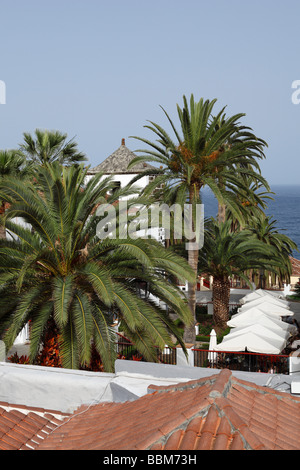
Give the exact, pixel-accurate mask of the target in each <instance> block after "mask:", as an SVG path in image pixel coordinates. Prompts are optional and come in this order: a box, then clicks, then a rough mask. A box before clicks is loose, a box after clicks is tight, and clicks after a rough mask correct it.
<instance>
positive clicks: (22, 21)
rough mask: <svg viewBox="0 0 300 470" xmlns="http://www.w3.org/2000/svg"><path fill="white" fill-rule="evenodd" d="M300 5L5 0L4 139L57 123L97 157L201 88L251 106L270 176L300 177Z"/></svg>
mask: <svg viewBox="0 0 300 470" xmlns="http://www.w3.org/2000/svg"><path fill="white" fill-rule="evenodd" d="M299 17H300V2H299V0H295V1H294V0H287V1H286V2H283V1H281V0H280V1H279V0H272V1H271V0H260V1H257V0H251V2H250V1H246V0H227V1H225V0H215V1H214V2H211V1H208V0H207V1H203V0H184V1H178V0H151V1H146V0H110V1H104V0H85V1H83V0H60V1H57V0H51V1H46V0H0V18H1V27H0V80H2V81H4V82H5V84H6V104H5V105H2V104H0V141H1V144H0V148H2V149H4V148H14V147H16V146H17V145H18V144H19V143H20V142H21V141H22V135H23V132H34V130H35V129H36V128H42V129H58V130H60V131H62V132H66V133H67V134H68V136H69V137H70V138H71V137H74V136H76V140H77V142H78V144H79V148H80V150H82V151H84V152H86V154H87V156H88V158H89V163H90V164H91V166H96V165H97V164H99V163H100V162H101V161H103V160H104V159H105V158H106V157H107V156H108V155H110V154H111V153H112V152H113V151H114V150H116V149H117V148H118V147H119V145H120V144H121V139H122V138H123V137H124V138H126V145H127V146H128V147H129V148H130V149H131V150H136V149H138V148H139V147H140V144H139V142H137V141H135V140H134V139H130V138H129V136H131V135H138V136H140V137H150V134H149V132H148V131H147V130H146V129H144V127H143V126H144V125H145V124H146V122H147V120H153V121H155V122H157V123H159V124H161V125H162V126H164V127H166V128H168V125H167V122H166V119H165V117H164V115H163V112H162V110H161V109H160V107H159V106H160V105H161V106H163V107H164V108H165V109H166V110H167V111H168V113H169V114H170V116H171V117H172V118H174V120H175V122H177V121H176V104H177V103H179V104H182V96H183V95H184V94H185V95H186V96H188V97H189V96H190V94H191V93H193V94H194V96H195V98H196V99H199V98H200V97H204V98H206V99H213V98H217V100H218V103H217V106H216V109H220V108H221V107H223V106H225V105H227V114H234V113H238V112H243V113H245V114H246V117H245V118H244V120H243V122H244V123H245V124H246V125H249V126H250V127H252V129H253V131H254V132H255V134H256V135H257V136H259V137H261V138H263V139H264V140H266V141H267V143H268V149H267V151H266V154H267V159H266V160H265V161H263V162H262V163H261V169H262V173H263V175H264V176H265V177H266V179H267V180H268V181H269V183H270V184H271V185H272V184H274V185H275V184H278V183H279V184H299V175H300V159H299V154H300V104H299V105H295V104H293V103H292V99H291V97H292V93H293V91H294V90H292V88H291V86H292V82H293V81H294V80H300V67H299V58H298V57H299V51H300V47H299V46H300V35H299ZM299 96H300V95H299Z"/></svg>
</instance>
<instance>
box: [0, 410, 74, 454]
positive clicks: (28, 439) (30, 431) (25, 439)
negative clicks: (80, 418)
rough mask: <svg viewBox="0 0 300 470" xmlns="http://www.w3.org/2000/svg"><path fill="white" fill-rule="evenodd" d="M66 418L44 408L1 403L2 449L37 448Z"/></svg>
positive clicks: (0, 427) (0, 443)
mask: <svg viewBox="0 0 300 470" xmlns="http://www.w3.org/2000/svg"><path fill="white" fill-rule="evenodd" d="M60 418H61V419H60ZM64 418H65V417H64V416H59V418H57V417H56V416H54V415H53V414H50V413H48V412H47V411H45V410H42V409H37V408H29V407H25V406H23V407H16V406H14V405H9V404H8V403H0V450H30V449H36V448H37V447H38V446H39V444H40V443H41V442H43V440H44V439H45V438H46V437H47V436H48V435H49V434H50V433H51V432H52V431H53V430H54V429H56V428H57V426H58V425H60V424H61V423H62V422H63V419H64Z"/></svg>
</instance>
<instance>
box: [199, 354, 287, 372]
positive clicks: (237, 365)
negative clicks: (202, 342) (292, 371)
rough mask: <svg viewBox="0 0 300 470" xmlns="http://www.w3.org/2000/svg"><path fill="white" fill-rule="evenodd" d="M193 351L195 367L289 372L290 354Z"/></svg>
mask: <svg viewBox="0 0 300 470" xmlns="http://www.w3.org/2000/svg"><path fill="white" fill-rule="evenodd" d="M193 351H194V366H195V367H211V368H215V369H225V368H226V369H230V370H241V371H247V372H265V373H273V374H289V359H288V358H289V356H287V355H283V354H258V353H249V352H238V353H237V352H228V351H210V350H207V349H194V350H193Z"/></svg>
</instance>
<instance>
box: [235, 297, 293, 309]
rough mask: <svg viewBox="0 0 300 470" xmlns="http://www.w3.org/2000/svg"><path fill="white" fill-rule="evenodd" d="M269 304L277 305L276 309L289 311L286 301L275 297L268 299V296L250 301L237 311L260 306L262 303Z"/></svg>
mask: <svg viewBox="0 0 300 470" xmlns="http://www.w3.org/2000/svg"><path fill="white" fill-rule="evenodd" d="M266 302H267V303H269V304H272V305H278V307H282V308H286V309H288V310H289V305H290V304H289V302H287V301H286V300H280V299H275V297H270V296H269V295H263V296H260V297H258V298H257V299H254V300H251V301H250V302H247V303H245V304H244V305H242V306H241V307H240V308H239V309H243V310H246V309H247V308H250V307H253V306H258V305H261V304H262V303H266Z"/></svg>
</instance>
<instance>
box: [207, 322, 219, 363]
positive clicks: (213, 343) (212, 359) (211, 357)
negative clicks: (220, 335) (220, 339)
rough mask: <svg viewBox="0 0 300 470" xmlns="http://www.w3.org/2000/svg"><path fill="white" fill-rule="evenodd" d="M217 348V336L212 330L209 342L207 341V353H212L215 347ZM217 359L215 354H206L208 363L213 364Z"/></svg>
mask: <svg viewBox="0 0 300 470" xmlns="http://www.w3.org/2000/svg"><path fill="white" fill-rule="evenodd" d="M216 346H217V334H216V332H215V330H214V329H212V330H211V332H210V340H209V347H208V349H209V351H214V350H215V347H216ZM216 359H217V353H214V352H209V353H208V360H209V362H215V360H216Z"/></svg>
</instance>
